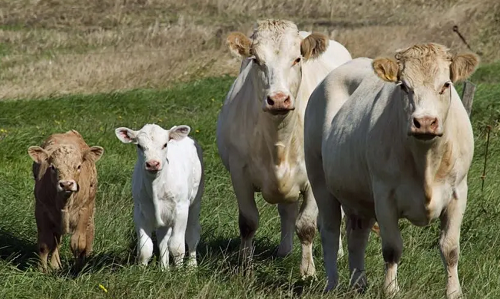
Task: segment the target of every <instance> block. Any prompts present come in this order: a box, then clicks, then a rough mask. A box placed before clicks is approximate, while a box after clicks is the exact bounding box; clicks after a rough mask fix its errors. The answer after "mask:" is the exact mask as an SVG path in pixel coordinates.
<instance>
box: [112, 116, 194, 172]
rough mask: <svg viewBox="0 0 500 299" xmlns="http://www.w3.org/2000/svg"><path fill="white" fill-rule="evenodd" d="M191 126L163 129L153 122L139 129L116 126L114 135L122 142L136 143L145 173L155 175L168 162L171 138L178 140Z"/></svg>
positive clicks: (184, 135) (185, 135) (138, 156)
mask: <svg viewBox="0 0 500 299" xmlns="http://www.w3.org/2000/svg"><path fill="white" fill-rule="evenodd" d="M190 131H191V128H190V127H188V126H173V127H172V128H171V129H170V130H165V129H163V128H162V127H160V126H158V125H155V124H147V125H145V126H144V127H142V129H140V130H139V131H134V130H131V129H129V128H123V127H122V128H117V129H116V130H115V134H116V137H118V139H120V141H121V142H123V143H133V144H135V145H137V159H138V161H139V163H141V164H143V167H144V170H146V172H147V173H149V174H153V175H156V174H157V173H158V172H159V171H161V170H162V168H163V167H164V165H165V163H168V159H167V150H168V143H169V142H170V141H171V140H174V141H178V140H182V139H183V138H185V137H187V136H188V134H189V132H190Z"/></svg>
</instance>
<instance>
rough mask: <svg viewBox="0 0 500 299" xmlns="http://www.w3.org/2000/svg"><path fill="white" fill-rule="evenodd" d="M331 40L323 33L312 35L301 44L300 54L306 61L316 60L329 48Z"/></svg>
mask: <svg viewBox="0 0 500 299" xmlns="http://www.w3.org/2000/svg"><path fill="white" fill-rule="evenodd" d="M329 42H330V40H329V39H328V37H327V36H326V35H324V34H321V33H314V32H313V33H311V34H309V35H308V36H307V37H306V38H304V39H303V40H302V42H301V43H300V54H302V56H303V57H304V58H305V59H309V58H316V57H318V56H320V55H321V54H323V52H325V51H326V49H327V48H328V44H329Z"/></svg>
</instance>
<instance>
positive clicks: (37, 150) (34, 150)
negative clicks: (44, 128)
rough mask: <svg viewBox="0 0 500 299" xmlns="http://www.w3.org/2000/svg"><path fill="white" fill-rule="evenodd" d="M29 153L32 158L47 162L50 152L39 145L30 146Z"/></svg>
mask: <svg viewBox="0 0 500 299" xmlns="http://www.w3.org/2000/svg"><path fill="white" fill-rule="evenodd" d="M28 155H30V157H31V159H33V161H35V162H36V163H38V164H42V163H44V162H47V160H48V159H49V155H48V153H47V152H46V151H45V150H44V149H43V148H41V147H39V146H30V147H29V148H28Z"/></svg>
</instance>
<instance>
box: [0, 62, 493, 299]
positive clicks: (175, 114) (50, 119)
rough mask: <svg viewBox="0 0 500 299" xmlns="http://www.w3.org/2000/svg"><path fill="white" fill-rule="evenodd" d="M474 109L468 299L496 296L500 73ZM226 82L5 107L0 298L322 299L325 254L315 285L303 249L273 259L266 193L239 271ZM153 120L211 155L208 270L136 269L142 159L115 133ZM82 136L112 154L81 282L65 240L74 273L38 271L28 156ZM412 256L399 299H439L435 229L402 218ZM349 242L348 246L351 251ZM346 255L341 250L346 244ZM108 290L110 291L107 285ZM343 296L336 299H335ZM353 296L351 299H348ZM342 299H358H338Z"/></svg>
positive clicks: (486, 78) (371, 270)
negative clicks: (136, 189)
mask: <svg viewBox="0 0 500 299" xmlns="http://www.w3.org/2000/svg"><path fill="white" fill-rule="evenodd" d="M475 78H476V82H477V81H478V80H481V82H484V83H481V84H480V85H479V86H478V91H477V93H476V99H475V102H474V112H473V116H472V117H473V121H474V129H475V133H476V152H475V160H474V164H473V167H472V169H471V171H470V177H469V181H470V193H469V194H470V201H469V205H468V210H467V213H466V216H465V221H464V225H463V228H462V255H461V258H460V264H459V265H460V268H459V271H460V277H461V279H462V281H463V286H464V291H465V293H466V294H467V295H468V297H469V298H498V297H499V296H500V286H499V278H500V274H499V271H498V261H499V259H500V253H499V251H498V247H497V246H498V245H499V244H498V243H499V239H498V236H499V234H498V231H499V230H500V224H499V223H500V216H499V213H500V208H499V206H500V205H499V203H500V199H499V198H498V196H497V194H496V192H495V191H496V190H498V181H499V179H500V173H499V168H498V166H497V165H498V161H499V160H500V153H499V150H500V146H499V145H500V144H499V143H500V141H499V140H498V136H497V135H498V134H497V132H498V126H497V124H496V122H495V120H496V119H499V116H500V108H498V107H499V106H498V105H497V103H496V102H495V101H496V100H497V98H498V97H499V96H500V84H499V82H500V78H499V75H498V67H497V66H490V67H485V68H483V69H481V70H479V71H478V73H477V75H476V76H475ZM231 82H232V79H231V78H229V77H225V78H216V79H204V80H201V81H196V82H193V83H189V84H186V85H182V86H178V87H176V88H175V89H172V90H167V91H151V90H136V91H131V92H127V93H123V94H102V95H91V96H71V97H65V98H57V99H51V100H44V101H29V100H27V101H17V102H1V103H0V111H2V114H1V116H0V161H1V163H0V186H1V188H0V298H31V297H37V298H278V297H289V296H291V295H294V294H297V293H301V292H303V295H304V297H305V298H317V297H321V296H322V295H321V292H320V290H321V289H322V287H323V284H324V269H323V265H322V256H321V246H320V243H319V238H317V242H316V245H315V259H316V264H317V270H318V277H319V281H317V282H313V283H302V282H300V281H299V280H298V265H299V258H300V246H298V241H297V240H296V246H295V250H294V252H293V255H291V256H290V257H287V258H285V259H274V258H273V257H272V252H273V251H274V250H275V248H276V246H277V245H278V242H279V219H278V217H277V211H276V208H275V207H273V206H270V205H267V204H265V203H264V202H263V201H262V200H261V199H260V197H259V200H258V202H259V207H260V211H261V226H260V228H259V230H258V233H257V240H256V247H257V249H256V251H257V254H258V257H257V261H256V264H257V265H256V267H255V276H254V277H253V278H251V279H242V278H241V277H239V276H238V275H235V274H234V268H235V265H236V263H237V259H236V256H235V253H236V250H237V248H238V245H239V235H238V229H237V205H236V201H235V198H234V193H233V191H232V187H231V185H230V180H229V177H228V174H227V172H226V171H225V169H224V168H223V166H222V165H221V163H220V160H219V157H218V154H217V149H216V146H215V122H216V117H217V112H218V110H219V109H220V106H221V99H222V98H223V97H224V94H225V92H226V91H227V89H228V88H229V86H230V84H231ZM146 122H156V123H158V124H160V125H163V126H165V127H166V128H169V127H170V126H172V125H178V124H187V125H190V126H191V127H192V129H193V131H192V132H193V133H192V135H193V137H195V138H196V139H197V140H199V142H200V144H201V145H202V146H203V148H204V155H205V165H206V177H207V187H206V193H205V196H204V199H203V208H202V213H201V221H202V228H203V235H202V244H201V245H200V247H199V261H201V263H200V267H199V269H198V270H197V271H194V272H190V273H188V272H186V271H185V270H183V269H178V270H173V271H170V272H166V273H161V272H159V271H158V269H157V267H156V263H154V264H153V265H152V266H151V267H149V268H147V269H145V270H143V269H141V268H139V267H137V266H135V265H134V263H133V261H134V258H133V257H134V239H135V237H134V235H133V222H132V205H133V204H132V198H131V193H130V188H131V187H130V178H131V173H132V167H133V164H134V162H135V150H134V149H133V147H132V146H127V145H123V144H121V143H120V142H119V141H118V140H117V139H116V137H115V136H114V128H116V127H118V126H128V127H131V128H134V129H138V128H140V127H141V126H142V125H143V124H145V123H146ZM485 124H491V125H492V126H493V131H492V136H491V144H490V155H489V163H488V175H487V181H486V184H485V189H484V192H481V179H480V176H481V172H482V167H483V164H482V163H483V157H484V150H483V149H484V144H485V137H484V135H482V133H481V132H482V127H484V125H485ZM69 129H76V130H78V131H80V132H81V133H82V134H83V136H84V137H85V138H86V140H87V142H88V143H89V144H91V145H100V146H103V147H104V148H105V154H104V157H103V159H101V160H100V161H99V162H98V171H99V179H100V183H99V193H98V198H97V214H96V228H97V231H96V238H95V247H94V248H95V251H94V257H93V258H92V260H91V262H90V264H89V267H88V268H87V269H86V271H85V272H84V273H82V274H80V275H79V276H78V277H75V276H74V275H73V274H72V273H71V271H70V268H69V266H68V265H69V264H70V262H71V254H70V251H69V248H68V244H67V239H66V243H65V244H64V247H63V252H62V258H63V264H64V265H66V268H65V269H64V270H63V271H61V272H60V273H57V274H52V275H42V274H40V273H39V272H37V270H36V268H35V266H34V265H35V262H34V254H33V252H34V251H35V250H36V245H35V242H36V227H35V221H34V215H33V211H34V200H33V196H32V187H33V180H32V177H31V172H30V171H31V162H30V161H31V160H30V159H29V157H28V155H27V153H26V149H27V148H28V146H30V145H36V144H39V143H40V142H41V141H42V140H43V139H44V138H46V136H48V135H49V134H51V133H54V132H62V131H66V130H69ZM401 227H402V231H403V238H404V240H405V249H404V254H403V259H402V263H401V266H400V271H399V279H400V284H401V288H402V292H403V298H441V297H442V296H443V294H444V286H445V275H444V270H443V267H442V264H441V260H440V257H439V251H438V246H437V237H438V233H439V229H438V224H437V223H434V224H433V225H431V226H430V227H427V228H423V229H422V228H416V227H413V226H411V225H409V224H408V223H407V222H406V221H402V222H401ZM344 246H345V243H344ZM344 248H345V247H344ZM340 272H341V273H340V274H341V280H340V282H341V284H342V286H341V288H340V290H341V291H339V292H345V291H346V288H345V285H346V283H347V282H348V272H347V263H346V258H345V257H344V258H342V259H341V261H340ZM367 272H368V277H369V279H370V283H371V287H370V289H369V291H368V292H367V294H365V295H364V296H359V297H361V298H372V297H380V292H379V286H380V285H381V283H382V276H383V261H382V257H381V250H380V240H379V239H378V238H376V237H374V235H372V236H371V239H370V244H369V247H368V250H367ZM99 284H102V285H103V286H104V287H106V288H107V292H105V291H103V290H102V289H100V288H99ZM337 295H340V293H337V294H329V295H328V297H330V298H335V297H336V296H337ZM344 296H345V297H344ZM340 297H342V298H352V297H357V296H356V295H354V294H345V293H342V296H340Z"/></svg>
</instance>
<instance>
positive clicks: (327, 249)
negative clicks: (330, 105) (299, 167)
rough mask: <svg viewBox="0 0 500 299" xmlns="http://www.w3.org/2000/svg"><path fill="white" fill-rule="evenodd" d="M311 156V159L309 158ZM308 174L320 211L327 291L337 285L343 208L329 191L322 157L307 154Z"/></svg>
mask: <svg viewBox="0 0 500 299" xmlns="http://www.w3.org/2000/svg"><path fill="white" fill-rule="evenodd" d="M308 158H309V159H308ZM306 163H307V176H308V177H309V182H310V184H311V189H312V192H313V194H314V198H315V201H316V203H317V208H318V211H319V218H318V219H319V231H320V235H321V244H322V245H323V260H324V264H325V270H326V275H327V278H328V284H327V286H326V289H325V291H330V290H332V289H334V288H335V287H336V286H337V283H338V271H337V257H338V252H339V245H340V222H341V220H342V209H341V207H340V203H339V202H338V200H337V199H336V198H335V197H334V196H333V195H332V194H331V193H330V192H329V191H328V189H327V187H326V182H325V178H324V175H323V174H324V172H323V165H322V162H321V160H320V159H311V158H310V157H308V156H306Z"/></svg>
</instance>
